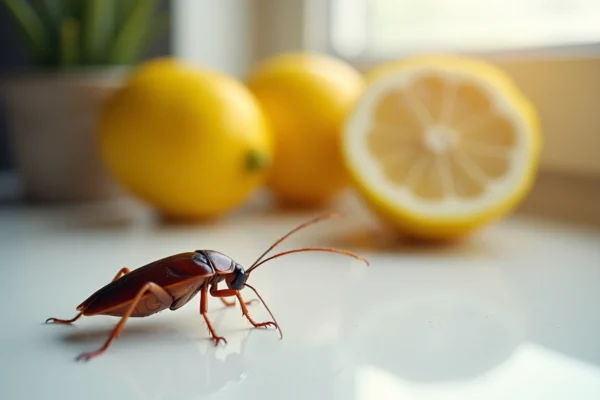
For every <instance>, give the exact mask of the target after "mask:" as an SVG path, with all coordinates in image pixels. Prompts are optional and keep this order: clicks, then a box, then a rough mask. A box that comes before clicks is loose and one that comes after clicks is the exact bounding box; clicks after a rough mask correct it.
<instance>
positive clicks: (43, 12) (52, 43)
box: [34, 0, 68, 65]
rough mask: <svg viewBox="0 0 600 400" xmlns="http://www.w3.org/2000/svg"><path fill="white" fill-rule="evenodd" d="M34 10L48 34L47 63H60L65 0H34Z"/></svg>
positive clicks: (65, 13)
mask: <svg viewBox="0 0 600 400" xmlns="http://www.w3.org/2000/svg"><path fill="white" fill-rule="evenodd" d="M34 5H35V8H36V9H37V10H38V13H39V16H40V19H41V20H42V22H43V23H44V26H45V27H46V32H47V33H48V61H49V62H50V63H51V64H53V65H56V64H59V63H60V42H61V38H60V35H61V32H60V30H61V24H62V21H63V20H64V19H65V18H67V16H68V14H67V11H68V10H67V6H68V4H67V0H36V1H35V3H34Z"/></svg>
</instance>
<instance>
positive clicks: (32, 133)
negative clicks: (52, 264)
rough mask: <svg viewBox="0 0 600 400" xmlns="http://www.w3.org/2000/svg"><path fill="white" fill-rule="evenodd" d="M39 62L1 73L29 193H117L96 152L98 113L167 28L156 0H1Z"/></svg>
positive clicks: (90, 196) (46, 196)
mask: <svg viewBox="0 0 600 400" xmlns="http://www.w3.org/2000/svg"><path fill="white" fill-rule="evenodd" d="M0 1H1V2H2V3H3V5H4V6H5V7H6V10H7V11H8V12H9V15H10V16H11V18H12V21H13V22H14V26H15V28H17V30H18V32H19V33H20V34H21V37H22V38H23V39H24V42H25V43H26V44H27V46H28V49H29V50H30V54H31V55H32V56H33V60H34V62H35V65H36V68H35V70H34V71H33V72H20V73H15V74H13V75H11V76H9V77H4V78H3V79H2V81H3V82H2V93H3V95H4V96H3V100H4V102H3V103H4V106H5V111H6V117H7V121H8V129H9V141H10V142H11V144H12V152H13V153H14V154H13V155H14V159H15V163H16V167H17V172H18V173H19V175H20V178H21V180H22V183H23V188H24V191H25V196H26V198H29V199H34V200H42V201H48V200H54V201H57V200H58V201H84V200H98V199H104V198H109V197H112V196H114V195H115V194H116V193H117V190H116V188H115V187H116V186H115V185H114V184H113V182H112V181H111V179H110V178H109V177H108V174H107V173H106V172H105V170H104V168H103V165H102V163H101V161H100V159H99V156H98V155H97V151H96V146H95V133H96V132H95V128H96V118H97V113H98V111H99V107H100V106H101V105H102V102H103V100H104V99H105V98H106V97H107V96H108V95H110V93H111V92H112V91H114V90H116V89H117V88H118V87H119V86H120V84H121V82H122V79H123V77H124V73H125V72H126V71H127V68H128V66H131V65H133V64H135V63H136V62H138V60H139V58H140V57H141V56H142V55H143V54H144V51H145V48H146V46H147V45H148V44H149V43H150V42H151V40H153V39H154V38H155V37H156V35H157V34H160V33H161V32H162V31H163V30H164V28H166V23H167V22H168V19H167V16H166V15H165V14H164V13H162V12H160V11H159V10H158V9H157V1H156V0H38V1H35V2H28V1H25V0H0Z"/></svg>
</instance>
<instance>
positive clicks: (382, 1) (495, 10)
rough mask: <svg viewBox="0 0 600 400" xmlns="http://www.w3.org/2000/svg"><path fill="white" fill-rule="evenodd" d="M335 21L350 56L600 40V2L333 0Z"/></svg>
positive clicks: (337, 38) (337, 37) (342, 50)
mask: <svg viewBox="0 0 600 400" xmlns="http://www.w3.org/2000/svg"><path fill="white" fill-rule="evenodd" d="M330 18H331V26H330V29H331V38H330V45H331V47H332V50H333V51H334V52H335V53H338V54H339V55H340V56H342V57H345V58H355V57H364V58H386V57H394V56H396V55H399V54H404V53H411V52H415V51H416V52H421V51H461V52H464V51H466V52H490V51H505V50H522V49H531V48H545V47H562V46H571V45H577V46H580V45H588V44H595V43H600V22H599V21H600V2H599V1H597V0H331V3H330Z"/></svg>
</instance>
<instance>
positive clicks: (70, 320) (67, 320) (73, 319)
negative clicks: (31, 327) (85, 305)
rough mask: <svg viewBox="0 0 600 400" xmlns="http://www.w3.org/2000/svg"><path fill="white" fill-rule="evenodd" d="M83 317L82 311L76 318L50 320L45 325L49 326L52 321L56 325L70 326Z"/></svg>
mask: <svg viewBox="0 0 600 400" xmlns="http://www.w3.org/2000/svg"><path fill="white" fill-rule="evenodd" d="M82 315H83V311H80V312H79V314H77V315H76V316H75V317H73V318H71V319H58V318H48V319H47V320H46V322H45V323H46V324H47V323H48V322H50V321H52V322H53V323H55V324H65V325H70V324H72V323H73V322H75V321H77V320H78V319H79V318H81V316H82Z"/></svg>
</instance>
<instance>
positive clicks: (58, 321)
mask: <svg viewBox="0 0 600 400" xmlns="http://www.w3.org/2000/svg"><path fill="white" fill-rule="evenodd" d="M129 272H130V271H129V268H125V267H123V268H121V269H120V270H119V272H117V274H116V275H115V277H114V278H113V280H112V282H114V281H116V280H117V279H119V278H120V277H121V276H123V275H125V274H128V273H129ZM83 312H84V311H83V310H82V311H81V312H80V313H79V314H77V315H76V316H75V317H73V318H72V319H58V318H48V319H47V320H46V322H45V323H46V324H47V323H48V322H50V321H52V322H53V323H55V324H65V325H70V324H72V323H73V322H75V321H77V320H78V319H79V318H81V316H82V315H83Z"/></svg>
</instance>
